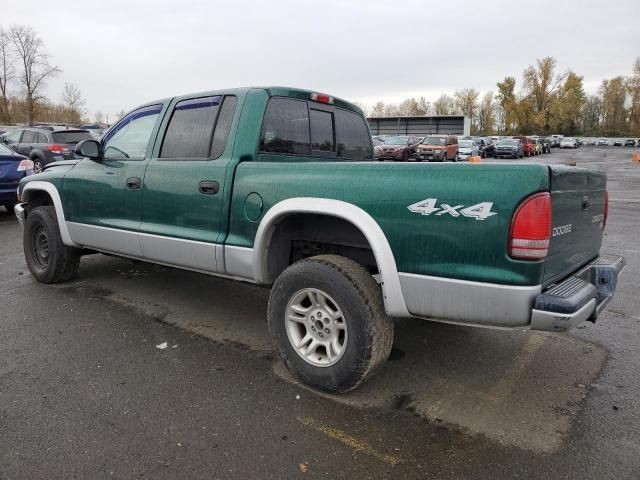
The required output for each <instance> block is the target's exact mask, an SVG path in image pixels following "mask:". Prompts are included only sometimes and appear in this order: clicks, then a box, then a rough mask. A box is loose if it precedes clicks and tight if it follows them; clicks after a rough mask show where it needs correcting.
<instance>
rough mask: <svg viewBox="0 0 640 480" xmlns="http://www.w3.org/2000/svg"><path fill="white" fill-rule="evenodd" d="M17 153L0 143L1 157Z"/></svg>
mask: <svg viewBox="0 0 640 480" xmlns="http://www.w3.org/2000/svg"><path fill="white" fill-rule="evenodd" d="M14 153H15V152H14V151H13V150H11V149H10V148H9V147H5V146H4V145H2V144H1V143H0V155H13V154H14Z"/></svg>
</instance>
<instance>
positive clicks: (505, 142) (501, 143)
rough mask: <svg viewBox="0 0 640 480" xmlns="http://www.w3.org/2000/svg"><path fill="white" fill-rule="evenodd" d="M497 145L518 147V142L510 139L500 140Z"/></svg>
mask: <svg viewBox="0 0 640 480" xmlns="http://www.w3.org/2000/svg"><path fill="white" fill-rule="evenodd" d="M498 145H507V146H512V145H513V146H516V145H518V140H512V139H509V140H500V141H499V142H498Z"/></svg>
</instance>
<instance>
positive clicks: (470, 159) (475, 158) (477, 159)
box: [469, 155, 482, 163]
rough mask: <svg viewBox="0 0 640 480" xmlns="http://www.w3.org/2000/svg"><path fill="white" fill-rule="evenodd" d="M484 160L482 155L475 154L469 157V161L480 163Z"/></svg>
mask: <svg viewBox="0 0 640 480" xmlns="http://www.w3.org/2000/svg"><path fill="white" fill-rule="evenodd" d="M481 161H482V157H481V156H480V155H474V156H473V157H469V163H480V162H481Z"/></svg>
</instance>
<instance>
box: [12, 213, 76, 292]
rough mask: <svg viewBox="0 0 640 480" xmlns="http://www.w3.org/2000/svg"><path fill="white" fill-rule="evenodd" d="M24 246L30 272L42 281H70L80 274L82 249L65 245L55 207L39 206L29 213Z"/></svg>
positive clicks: (25, 227)
mask: <svg viewBox="0 0 640 480" xmlns="http://www.w3.org/2000/svg"><path fill="white" fill-rule="evenodd" d="M23 247H24V256H25V259H26V260H27V266H28V267H29V271H30V272H31V275H33V277H34V278H35V279H36V280H38V281H39V282H43V283H59V282H66V281H68V280H71V279H73V278H74V277H75V276H76V274H77V273H78V267H79V265H80V250H78V249H76V248H72V247H68V246H66V245H64V244H63V243H62V238H61V237H60V230H59V228H58V218H57V216H56V212H55V210H54V208H53V207H52V206H42V207H37V208H34V209H33V210H32V211H31V212H29V215H28V216H27V221H26V222H25V226H24V234H23Z"/></svg>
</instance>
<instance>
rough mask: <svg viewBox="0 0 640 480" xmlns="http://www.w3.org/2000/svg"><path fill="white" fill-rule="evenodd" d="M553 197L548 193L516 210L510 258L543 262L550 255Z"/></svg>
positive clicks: (512, 224)
mask: <svg viewBox="0 0 640 480" xmlns="http://www.w3.org/2000/svg"><path fill="white" fill-rule="evenodd" d="M550 238H551V196H550V195H549V193H548V192H544V193H537V194H535V195H533V196H531V197H529V198H527V199H526V200H525V201H524V202H522V204H521V205H520V206H519V207H518V209H517V210H516V213H515V215H514V216H513V220H512V221H511V232H510V234H509V256H511V258H519V259H522V260H542V259H544V258H545V257H546V256H547V253H549V239H550Z"/></svg>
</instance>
